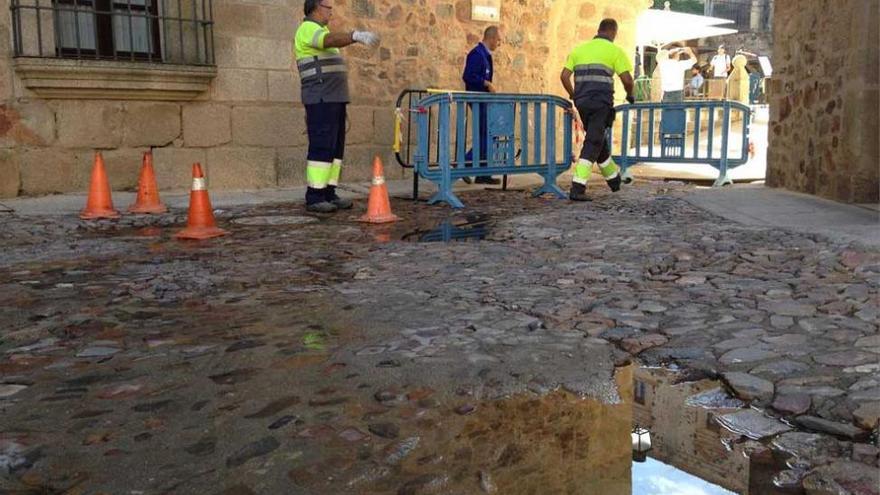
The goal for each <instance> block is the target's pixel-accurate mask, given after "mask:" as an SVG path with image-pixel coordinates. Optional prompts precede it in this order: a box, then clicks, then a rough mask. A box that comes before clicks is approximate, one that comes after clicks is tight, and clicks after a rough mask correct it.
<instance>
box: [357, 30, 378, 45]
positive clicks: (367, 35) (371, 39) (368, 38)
mask: <svg viewBox="0 0 880 495" xmlns="http://www.w3.org/2000/svg"><path fill="white" fill-rule="evenodd" d="M351 39H352V41H355V42H357V43H363V44H365V45H367V46H373V45H375V44H376V43H378V42H379V36H378V35H377V34H376V33H371V32H369V31H354V32H352V33H351Z"/></svg>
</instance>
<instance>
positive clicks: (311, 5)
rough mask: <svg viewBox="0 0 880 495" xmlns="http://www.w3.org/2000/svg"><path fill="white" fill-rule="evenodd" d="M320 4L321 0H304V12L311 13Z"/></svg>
mask: <svg viewBox="0 0 880 495" xmlns="http://www.w3.org/2000/svg"><path fill="white" fill-rule="evenodd" d="M318 5H321V0H306V1H305V2H303V13H304V14H305V15H310V14H311V13H312V12H314V11H315V10H316V9H317V8H318Z"/></svg>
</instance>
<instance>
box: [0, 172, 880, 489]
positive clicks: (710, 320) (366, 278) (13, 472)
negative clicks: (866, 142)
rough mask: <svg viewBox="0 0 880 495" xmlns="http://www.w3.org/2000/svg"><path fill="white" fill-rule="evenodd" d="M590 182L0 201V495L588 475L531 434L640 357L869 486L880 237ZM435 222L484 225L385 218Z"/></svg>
mask: <svg viewBox="0 0 880 495" xmlns="http://www.w3.org/2000/svg"><path fill="white" fill-rule="evenodd" d="M594 193H595V195H596V197H597V201H595V202H593V203H590V204H570V203H568V202H561V201H555V200H550V199H532V198H530V197H528V195H527V194H526V193H524V192H517V191H510V192H506V193H502V192H476V193H467V194H466V195H465V198H466V201H465V202H466V203H467V204H468V205H469V206H470V208H469V209H468V210H467V211H466V212H458V213H452V212H450V211H449V210H448V209H446V208H444V207H427V206H424V205H421V204H419V205H414V204H412V203H409V202H402V201H396V202H395V207H396V209H397V211H396V212H397V213H398V214H400V215H401V216H403V217H404V218H405V219H406V220H405V221H404V222H402V223H399V224H394V225H386V226H365V225H362V224H358V223H357V222H355V221H354V218H356V216H355V214H354V213H344V214H340V215H339V216H338V217H336V218H332V219H316V218H313V217H307V216H303V214H302V207H301V206H300V205H293V204H288V205H267V206H260V207H247V208H244V207H242V208H234V209H231V210H228V211H224V212H221V213H220V215H219V218H220V220H221V222H222V223H223V224H224V227H226V228H229V229H230V230H232V231H233V235H232V236H230V237H226V238H221V239H215V240H212V241H208V242H203V243H180V242H177V241H174V240H172V239H170V234H171V233H172V232H173V230H174V229H172V228H170V227H169V226H171V225H180V222H181V220H182V218H183V212H176V213H174V214H169V215H165V216H162V217H157V218H144V217H125V218H123V219H122V220H121V221H118V222H106V223H102V222H99V223H88V224H86V223H81V222H79V221H78V220H76V219H72V218H51V217H39V218H18V217H3V218H0V227H2V233H0V248H2V249H3V255H2V257H0V300H2V301H3V302H4V304H3V305H2V309H0V321H2V322H3V328H2V333H0V339H2V340H0V353H2V354H3V356H4V357H3V359H2V360H0V373H2V375H0V376H2V379H0V383H2V384H0V414H2V415H0V418H2V426H0V475H2V476H0V491H2V490H7V491H11V492H12V493H19V492H20V493H65V492H69V493H228V494H234V493H364V494H368V493H413V494H415V493H435V492H441V491H442V492H443V493H475V492H480V491H482V492H489V493H491V492H498V493H591V491H589V490H586V491H584V486H586V485H584V482H585V481H584V480H586V479H587V478H588V476H587V474H586V473H582V472H572V470H570V469H562V468H561V467H560V466H555V467H554V466H552V465H548V461H547V459H548V452H551V451H553V450H552V449H553V448H557V447H558V449H561V451H562V452H565V451H566V449H571V445H570V441H569V440H570V439H571V438H572V435H573V433H572V430H570V429H569V426H570V424H571V421H572V418H578V417H582V416H583V415H584V414H588V413H585V412H584V410H583V409H582V408H580V406H579V405H578V404H579V403H580V401H579V399H578V398H579V397H591V398H595V399H599V400H601V401H603V402H606V403H610V404H616V403H620V402H621V397H620V394H619V390H620V388H619V386H620V384H619V383H617V384H616V383H615V380H614V368H615V365H617V366H619V365H623V364H625V363H627V362H628V361H629V360H630V359H631V358H632V357H633V356H637V357H638V360H639V361H641V362H643V363H645V364H649V365H654V364H662V365H675V366H678V367H681V368H683V369H685V370H687V372H688V373H689V374H691V375H692V376H694V377H706V376H708V377H715V376H720V377H721V378H722V380H723V381H724V382H725V383H726V384H727V385H728V386H729V388H730V389H731V390H732V391H733V392H734V393H735V394H736V395H737V396H738V397H739V398H741V399H743V400H746V401H749V402H750V403H751V404H752V405H753V406H756V407H758V408H760V409H763V410H766V412H767V413H768V414H769V415H771V416H776V417H781V418H784V419H785V420H786V421H788V422H790V423H791V424H793V425H794V426H795V427H796V428H797V429H798V430H800V432H796V434H798V435H807V436H806V437H791V436H790V435H794V434H795V433H782V435H779V436H777V437H775V438H776V440H774V441H775V442H776V444H775V446H774V447H775V448H777V449H779V450H783V451H786V452H789V453H793V454H795V455H796V458H797V459H798V462H797V464H796V465H794V466H793V468H792V469H791V470H790V472H788V474H787V475H788V476H791V477H793V478H795V481H798V480H800V479H805V480H806V481H805V484H806V485H807V487H808V488H810V489H813V490H815V491H814V493H838V492H839V493H848V492H850V493H877V478H878V470H877V466H878V458H877V454H878V451H877V449H876V447H875V446H873V445H872V444H871V443H870V442H871V441H873V443H874V444H876V439H877V431H876V428H877V418H878V414H880V378H878V371H880V333H878V324H877V322H878V312H880V305H878V285H880V281H878V275H880V253H878V252H876V251H872V250H868V249H865V248H862V247H859V246H855V245H848V244H843V243H838V242H835V241H834V240H831V239H826V238H822V237H819V236H811V235H805V234H795V233H791V232H786V231H784V230H774V229H766V228H752V227H744V226H739V225H733V224H730V223H726V222H724V221H723V220H721V219H719V218H717V217H715V216H712V215H710V214H708V213H706V212H704V211H702V210H699V209H697V208H695V207H693V206H691V205H690V204H689V203H687V202H686V201H685V200H683V199H682V195H684V194H685V193H686V188H684V187H680V186H669V185H663V184H640V185H638V186H635V187H632V188H627V189H625V190H624V191H623V192H621V193H619V194H617V195H613V196H612V195H610V194H608V193H607V192H605V191H604V190H601V189H596V191H594ZM356 208H361V209H362V208H363V204H362V203H359V204H357V205H356ZM355 211H357V210H355ZM261 216H270V217H273V218H274V221H270V222H268V223H271V224H272V225H261V224H262V223H266V222H264V221H263V220H265V219H259V218H257V219H255V218H254V217H261ZM445 219H451V222H452V223H455V224H462V223H467V222H479V223H480V225H481V227H483V228H486V229H487V234H486V238H485V240H483V241H480V242H461V243H450V244H444V243H415V242H399V241H396V240H395V239H400V238H402V237H407V238H414V237H419V235H421V234H418V235H405V234H407V233H409V232H412V231H415V230H422V231H423V230H425V229H429V228H430V227H432V226H434V225H435V224H438V223H439V222H441V221H443V220H445ZM487 222H488V223H487ZM462 228H463V229H465V228H467V227H462ZM589 414H591V415H593V416H596V415H594V414H593V413H589ZM597 417H600V418H601V415H599V416H597ZM760 418H766V416H763V415H760ZM760 418H758V421H760ZM744 419H745V418H744V417H743V416H741V415H740V416H732V417H731V418H729V421H730V422H732V423H731V424H728V425H727V426H728V427H729V428H731V429H733V430H734V431H736V427H737V421H741V420H744ZM755 420H756V419H755V418H752V417H749V418H748V421H750V422H754V421H755ZM514 424H515V425H525V426H524V427H523V428H522V430H521V431H520V430H517V428H513V427H512V426H505V425H514ZM776 424H777V425H784V423H780V422H776ZM505 428H512V429H509V430H505ZM774 428H775V427H771V428H770V432H768V433H767V435H760V436H761V437H762V438H765V439H770V438H773V436H774V435H776V434H777V433H781V432H783V431H785V430H788V429H790V428H787V427H786V428H783V429H774ZM872 429H873V431H872ZM746 430H747V429H746ZM575 431H576V430H575ZM588 433H589V434H593V435H595V434H596V432H595V431H594V432H586V433H584V434H588ZM744 433H745V431H744ZM786 435H789V436H786ZM872 435H873V437H872ZM574 436H575V437H576V436H577V435H574ZM567 439H568V440H567ZM823 442H824V443H823ZM816 444H822V445H830V446H833V447H834V448H833V449H832V448H824V447H823V448H819V447H815V445H816ZM627 449H628V447H627ZM835 449H836V450H835ZM545 450H546V451H545ZM829 452H833V453H831V454H829ZM542 456H543V458H542ZM562 466H564V463H563V464H562ZM606 470H607V471H609V472H608V474H607V476H608V477H609V480H610V479H611V478H612V477H613V476H614V475H618V474H619V473H612V472H610V471H611V470H610V469H606ZM602 471H603V470H602V469H599V470H597V472H598V473H599V474H596V473H591V474H590V476H598V477H600V478H601V477H602V476H605V474H603V473H602ZM123 473H124V474H123ZM511 480H519V481H518V482H515V483H511ZM609 480H600V481H603V482H604V481H608V482H611V481H609ZM593 481H596V480H593ZM596 482H597V483H599V482H598V481H596ZM579 483H580V484H579ZM600 485H601V483H599V485H596V486H600ZM603 486H604V485H603ZM578 487H580V488H578ZM837 488H840V489H841V490H843V491H833V490H836V489H837ZM821 490H827V491H821ZM601 492H602V491H595V493H601ZM605 493H614V490H611V491H608V490H606V491H605Z"/></svg>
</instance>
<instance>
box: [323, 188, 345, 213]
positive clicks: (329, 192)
mask: <svg viewBox="0 0 880 495" xmlns="http://www.w3.org/2000/svg"><path fill="white" fill-rule="evenodd" d="M324 191H326V193H325V194H324V198H325V199H326V200H327V201H328V202H330V203H333V204H334V205H336V208H337V209H340V210H350V209H351V207H352V202H351V200H350V199H347V198H340V197H339V196H337V195H336V186H327V189H324Z"/></svg>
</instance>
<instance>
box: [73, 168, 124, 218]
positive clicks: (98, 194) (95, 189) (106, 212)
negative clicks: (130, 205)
mask: <svg viewBox="0 0 880 495" xmlns="http://www.w3.org/2000/svg"><path fill="white" fill-rule="evenodd" d="M79 217H80V218H82V219H84V220H92V219H96V218H119V212H118V211H116V210H115V209H114V208H113V198H111V197H110V181H109V180H108V179H107V170H106V169H105V168H104V157H103V156H101V152H100V151H98V152H95V166H94V167H93V168H92V183H91V185H90V186H89V198H88V199H87V200H86V207H85V208H83V210H82V211H81V212H80V213H79Z"/></svg>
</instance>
